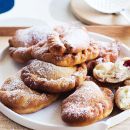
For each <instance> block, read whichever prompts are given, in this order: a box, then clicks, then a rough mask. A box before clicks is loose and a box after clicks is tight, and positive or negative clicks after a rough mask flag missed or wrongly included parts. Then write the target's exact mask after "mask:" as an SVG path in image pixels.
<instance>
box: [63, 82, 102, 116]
mask: <svg viewBox="0 0 130 130" xmlns="http://www.w3.org/2000/svg"><path fill="white" fill-rule="evenodd" d="M103 96H104V95H103V92H102V91H101V89H100V88H99V87H98V86H97V85H96V84H95V83H94V82H92V81H86V82H84V83H83V85H82V86H81V87H80V88H79V89H77V90H76V91H75V92H74V93H73V94H72V95H70V96H69V97H68V98H66V99H65V100H64V101H63V103H62V116H64V115H67V116H68V118H69V117H72V116H73V117H75V118H78V117H80V116H86V117H91V118H92V117H93V116H95V114H96V113H95V109H98V111H100V110H102V111H103V105H102V103H101V101H102V100H103V98H104V97H103ZM97 114H98V112H97Z"/></svg>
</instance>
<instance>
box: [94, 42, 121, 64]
mask: <svg viewBox="0 0 130 130" xmlns="http://www.w3.org/2000/svg"><path fill="white" fill-rule="evenodd" d="M92 43H95V44H96V45H98V47H99V49H100V55H99V57H100V58H102V61H103V62H115V61H116V60H117V58H118V56H119V52H120V48H119V42H117V41H113V42H103V41H92Z"/></svg>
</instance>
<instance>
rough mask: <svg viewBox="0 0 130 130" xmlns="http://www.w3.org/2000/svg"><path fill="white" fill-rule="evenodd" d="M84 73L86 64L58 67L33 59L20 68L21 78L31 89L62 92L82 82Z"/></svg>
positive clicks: (85, 72) (84, 76)
mask: <svg viewBox="0 0 130 130" xmlns="http://www.w3.org/2000/svg"><path fill="white" fill-rule="evenodd" d="M86 74H87V68H86V65H80V66H77V67H60V66H56V65H54V64H51V63H47V62H43V61H39V60H34V61H32V63H31V64H29V65H27V66H26V67H25V68H24V69H23V70H22V72H21V78H22V80H23V81H24V83H25V84H26V85H27V86H29V87H30V88H31V89H34V90H37V91H40V92H44V91H46V92H49V93H62V92H67V91H70V90H72V89H73V88H75V87H76V86H78V85H80V84H81V83H83V81H84V80H85V78H86Z"/></svg>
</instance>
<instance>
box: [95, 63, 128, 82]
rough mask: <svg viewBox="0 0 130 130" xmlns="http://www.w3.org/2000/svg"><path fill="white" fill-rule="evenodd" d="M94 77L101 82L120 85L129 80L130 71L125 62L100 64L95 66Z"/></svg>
mask: <svg viewBox="0 0 130 130" xmlns="http://www.w3.org/2000/svg"><path fill="white" fill-rule="evenodd" d="M93 75H94V77H95V78H96V79H97V80H99V81H100V82H108V83H119V82H122V81H124V80H126V79H128V78H129V76H130V69H129V67H127V66H125V65H124V61H117V62H115V63H112V62H107V63H100V64H98V65H96V66H95V68H94V70H93Z"/></svg>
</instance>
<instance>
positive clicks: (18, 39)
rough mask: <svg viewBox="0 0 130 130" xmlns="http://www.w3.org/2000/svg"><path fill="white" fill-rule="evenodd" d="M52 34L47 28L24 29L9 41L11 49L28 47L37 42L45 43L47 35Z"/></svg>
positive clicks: (50, 29)
mask: <svg viewBox="0 0 130 130" xmlns="http://www.w3.org/2000/svg"><path fill="white" fill-rule="evenodd" d="M51 32H52V28H51V27H49V26H34V27H30V28H26V29H19V30H17V31H16V33H15V34H14V36H13V37H12V38H11V39H9V43H10V46H11V47H16V48H17V47H30V46H32V45H35V44H37V43H38V42H39V41H43V40H44V41H46V39H47V35H48V34H50V33H51Z"/></svg>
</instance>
